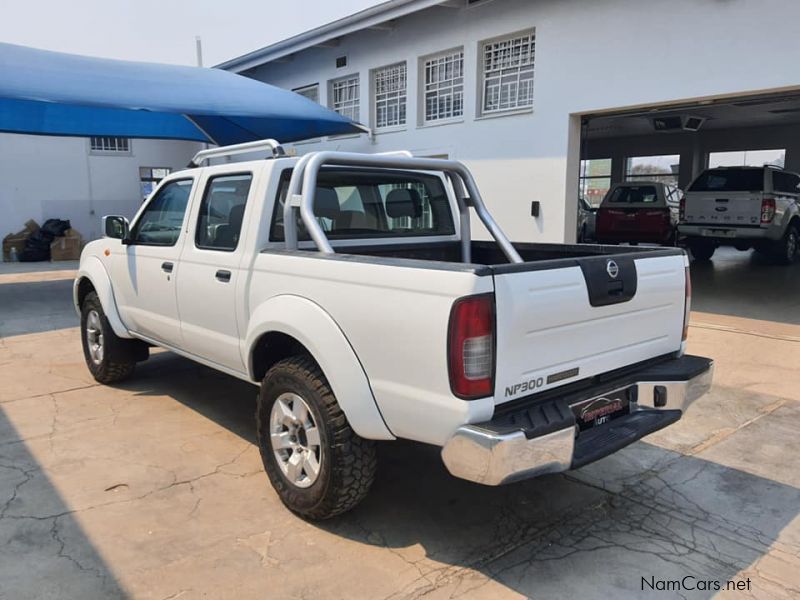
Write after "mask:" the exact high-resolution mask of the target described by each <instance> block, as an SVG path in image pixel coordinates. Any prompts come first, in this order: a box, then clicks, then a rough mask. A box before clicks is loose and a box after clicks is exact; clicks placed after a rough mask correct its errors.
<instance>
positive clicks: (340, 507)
mask: <svg viewBox="0 0 800 600" xmlns="http://www.w3.org/2000/svg"><path fill="white" fill-rule="evenodd" d="M256 421H257V429H258V445H259V449H260V451H261V459H262V461H263V463H264V469H265V470H266V472H267V475H268V476H269V480H270V482H271V483H272V487H274V488H275V491H276V492H277V493H278V496H279V497H280V499H281V501H282V502H283V503H284V504H285V505H286V507H287V508H288V509H289V510H291V511H292V512H295V513H297V514H299V515H300V516H302V517H304V518H307V519H311V520H323V519H329V518H330V517H334V516H336V515H339V514H341V513H343V512H346V511H348V510H350V509H352V508H353V507H355V506H356V505H357V504H358V503H359V502H361V501H362V500H363V499H364V497H365V496H366V495H367V492H368V491H369V488H370V486H371V485H372V481H373V480H374V478H375V470H376V466H377V458H376V453H375V444H374V442H372V441H370V440H365V439H363V438H361V437H359V436H358V434H356V433H355V432H354V431H353V429H352V428H351V427H350V424H349V423H348V422H347V418H346V417H345V415H344V413H343V412H342V409H341V407H340V406H339V403H338V402H337V401H336V397H335V396H334V395H333V392H332V391H331V389H330V386H329V385H328V382H327V380H326V379H325V376H324V375H323V373H322V371H321V370H320V368H319V366H318V365H317V364H316V362H314V360H313V359H311V358H310V357H308V356H294V357H291V358H287V359H284V360H282V361H280V362H278V363H276V364H275V365H274V366H273V367H272V368H271V369H270V370H269V371H268V372H267V374H266V376H265V377H264V380H263V382H262V384H261V391H260V393H259V396H258V407H257V409H256Z"/></svg>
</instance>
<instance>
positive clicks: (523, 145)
mask: <svg viewBox="0 0 800 600" xmlns="http://www.w3.org/2000/svg"><path fill="white" fill-rule="evenodd" d="M799 20H800V4H798V3H797V2H794V1H793V0H727V1H722V0H714V1H710V0H709V1H698V0H670V1H669V2H667V1H662V2H642V1H641V0H595V1H593V2H588V1H579V0H392V1H389V2H385V3H383V4H380V5H378V6H376V7H373V8H371V9H368V10H365V11H362V12H360V13H357V14H355V15H352V16H350V17H347V18H344V19H341V20H339V21H336V22H334V23H331V24H329V25H325V26H323V27H320V28H317V29H314V30H311V31H308V32H306V33H303V34H301V35H298V36H296V37H293V38H290V39H288V40H285V41H283V42H279V43H277V44H274V45H272V46H268V47H266V48H263V49H261V50H257V51H255V52H252V53H250V54H248V55H245V56H242V57H239V58H236V59H233V60H230V61H228V62H226V63H224V64H222V65H220V67H221V68H225V69H228V70H231V71H235V72H237V73H241V74H244V75H247V76H250V77H254V78H256V79H259V80H262V81H265V82H267V83H271V84H274V85H278V86H281V87H284V88H288V89H294V90H297V91H299V92H300V93H302V94H304V95H306V96H308V97H311V98H313V99H315V100H317V101H318V102H320V103H322V104H324V105H327V106H330V107H331V108H334V109H335V110H337V111H339V112H341V113H342V114H345V115H348V116H351V117H353V118H355V119H357V120H359V121H361V122H362V123H364V124H367V125H369V126H370V127H371V128H372V129H373V131H374V135H373V136H372V137H371V138H370V137H369V136H367V135H362V136H351V137H337V138H329V139H322V140H316V141H313V142H311V143H304V144H298V145H297V149H298V152H301V153H302V152H304V151H307V150H310V149H317V148H323V147H324V148H338V149H344V150H356V151H366V152H382V151H388V150H394V149H410V150H412V151H413V152H414V153H416V154H418V155H425V156H445V155H446V156H448V157H450V158H455V159H459V160H463V161H464V162H466V163H467V164H468V165H469V166H470V167H471V168H472V169H473V171H474V173H475V175H476V178H477V180H478V183H479V185H480V186H481V188H482V190H483V196H484V198H485V199H486V201H487V203H488V204H489V207H490V208H491V209H492V210H493V212H494V214H495V215H496V216H497V218H498V220H499V221H500V224H501V225H502V226H503V228H504V229H505V230H506V231H507V233H509V235H510V236H511V237H512V239H515V240H520V241H522V240H528V241H563V240H567V241H570V240H573V239H574V237H575V222H576V204H577V197H578V195H579V190H580V189H581V185H583V191H584V192H585V193H586V194H587V195H588V196H590V197H596V196H597V194H596V193H595V194H594V195H593V194H592V192H598V190H599V191H602V189H604V188H605V187H607V186H608V184H609V182H610V181H611V180H621V179H624V178H626V177H632V176H633V177H635V176H637V175H640V176H641V175H644V176H648V175H649V176H652V173H653V172H659V173H663V172H667V173H674V179H676V180H677V181H678V182H679V183H680V184H681V185H682V186H685V185H686V184H687V183H688V182H689V181H690V180H691V178H692V176H693V175H694V174H697V173H698V172H699V170H701V169H702V168H703V167H704V166H705V165H706V164H708V163H709V162H711V163H712V164H737V163H741V162H753V161H755V162H759V161H775V160H778V161H780V160H784V159H785V161H786V163H787V167H794V168H795V169H797V170H800V137H799V136H798V135H797V134H798V133H800V71H798V69H797V57H798V56H800V36H798V35H797V33H796V24H797V22H798V21H799ZM759 150H768V152H754V151H759ZM581 159H584V160H583V161H582V160H581ZM582 176H584V177H582ZM667 176H668V177H669V176H670V175H667ZM531 201H538V202H540V208H541V210H540V214H539V217H537V218H534V217H532V216H531Z"/></svg>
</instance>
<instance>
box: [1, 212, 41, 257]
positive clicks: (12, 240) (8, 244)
mask: <svg viewBox="0 0 800 600" xmlns="http://www.w3.org/2000/svg"><path fill="white" fill-rule="evenodd" d="M38 229H39V224H38V223H37V222H36V221H34V220H33V219H30V220H29V221H27V222H26V223H25V228H24V229H23V230H21V231H18V232H16V233H9V234H8V235H7V236H6V237H4V238H3V260H4V261H6V262H8V261H10V260H11V248H15V249H16V251H17V257H19V255H20V254H22V249H23V248H24V247H25V241H26V240H27V239H28V238H29V237H30V235H31V234H32V233H33V232H34V231H37V230H38Z"/></svg>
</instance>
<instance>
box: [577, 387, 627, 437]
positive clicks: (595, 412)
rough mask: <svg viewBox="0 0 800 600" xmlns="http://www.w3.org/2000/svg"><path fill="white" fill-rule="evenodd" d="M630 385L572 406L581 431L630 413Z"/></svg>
mask: <svg viewBox="0 0 800 600" xmlns="http://www.w3.org/2000/svg"><path fill="white" fill-rule="evenodd" d="M630 390H631V388H630V387H627V388H623V389H621V390H615V391H613V392H608V393H607V394H603V395H602V396H597V397H596V398H590V399H588V400H582V401H581V402H577V403H575V404H572V405H571V406H570V408H571V409H572V413H573V414H574V415H575V420H576V422H577V423H578V427H579V428H580V430H581V431H583V430H584V429H590V428H591V427H597V426H599V425H603V424H605V423H608V422H609V421H613V420H614V419H618V418H619V417H623V416H625V415H627V414H629V413H630Z"/></svg>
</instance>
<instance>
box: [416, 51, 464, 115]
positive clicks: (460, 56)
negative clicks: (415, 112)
mask: <svg viewBox="0 0 800 600" xmlns="http://www.w3.org/2000/svg"><path fill="white" fill-rule="evenodd" d="M423 66H424V77H425V80H424V87H423V93H424V95H425V119H424V120H425V122H426V123H431V122H434V121H444V120H447V119H455V118H457V117H460V116H462V115H463V114H464V52H463V51H462V50H459V51H457V52H448V53H446V54H440V55H438V56H433V57H431V58H427V59H425V62H424V65H423Z"/></svg>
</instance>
